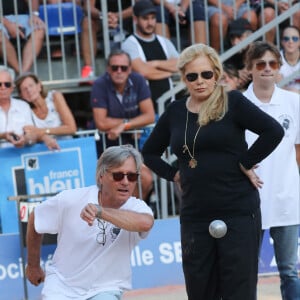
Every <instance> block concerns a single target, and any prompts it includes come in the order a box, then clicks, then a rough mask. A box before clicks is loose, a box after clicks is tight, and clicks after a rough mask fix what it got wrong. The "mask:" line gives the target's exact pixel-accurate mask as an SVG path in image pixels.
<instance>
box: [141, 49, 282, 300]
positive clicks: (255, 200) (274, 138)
mask: <svg viewBox="0 0 300 300" xmlns="http://www.w3.org/2000/svg"><path fill="white" fill-rule="evenodd" d="M178 69H179V70H180V72H181V77H182V80H183V82H184V83H185V84H186V88H187V91H188V95H187V97H185V98H184V99H182V100H177V101H174V102H172V103H171V104H170V105H169V106H168V108H167V110H166V111H165V112H164V114H163V115H162V116H161V117H160V119H159V120H158V122H157V124H156V126H155V128H154V130H153V132H152V134H151V135H150V137H149V138H148V140H147V141H146V143H145V145H144V148H143V151H142V152H143V156H144V160H145V164H146V165H147V166H148V167H149V168H150V169H152V170H153V171H154V172H156V173H157V174H158V175H159V176H161V177H163V178H165V179H167V180H169V181H174V182H176V183H179V184H180V186H181V190H182V202H181V208H180V223H181V245H182V263H183V271H184V276H185V282H186V289H187V294H188V299H189V300H207V299H231V300H241V299H243V300H255V299H256V282H257V272H258V253H259V242H260V229H261V215H260V201H259V195H258V188H260V187H261V186H262V184H263V183H262V181H261V180H260V178H258V176H256V174H255V172H254V169H255V166H256V164H257V163H258V162H260V161H261V160H262V159H264V158H265V157H266V156H268V155H269V154H270V153H271V152H272V151H273V150H274V148H275V147H276V146H277V145H278V143H279V142H280V141H281V139H282V137H283V130H282V127H281V126H280V124H279V123H278V122H277V121H275V120H274V119H273V118H272V117H270V116H268V115H267V114H265V113H264V112H262V111H261V110H259V109H258V108H257V107H256V106H255V105H253V104H252V103H251V102H250V101H248V99H247V98H245V97H244V96H243V95H242V94H241V93H240V92H239V91H230V92H228V93H227V92H226V90H225V87H224V86H223V85H221V84H219V81H220V79H221V78H222V76H223V68H222V63H221V61H220V58H219V56H218V54H217V53H216V51H215V50H214V49H213V48H211V47H209V46H206V45H204V44H196V45H193V46H190V47H188V48H186V49H185V50H184V51H183V52H182V53H181V55H180V56H179V61H178ZM246 129H249V130H251V131H253V132H255V133H256V134H258V136H259V137H258V138H257V140H256V142H255V143H254V145H253V146H252V147H251V148H250V149H248V147H247V143H246V141H245V130H246ZM169 146H170V147H171V150H172V151H173V152H174V154H175V155H176V156H177V158H178V168H177V167H174V166H173V165H169V164H168V163H166V162H165V161H164V160H162V159H161V155H162V154H163V152H164V151H165V150H166V148H167V147H169ZM214 220H222V221H223V222H225V226H224V223H223V227H222V232H221V233H222V234H224V233H225V235H223V237H222V234H220V235H219V234H218V233H220V232H217V234H216V232H212V231H211V234H210V232H209V225H210V224H211V222H212V221H214ZM226 227H227V229H226ZM226 230H227V232H226Z"/></svg>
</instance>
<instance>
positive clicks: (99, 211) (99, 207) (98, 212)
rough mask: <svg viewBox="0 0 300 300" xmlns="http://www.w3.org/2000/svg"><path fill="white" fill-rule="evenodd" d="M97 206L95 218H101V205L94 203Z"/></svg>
mask: <svg viewBox="0 0 300 300" xmlns="http://www.w3.org/2000/svg"><path fill="white" fill-rule="evenodd" d="M95 205H96V207H97V214H96V218H97V219H101V215H102V206H101V205H99V204H95Z"/></svg>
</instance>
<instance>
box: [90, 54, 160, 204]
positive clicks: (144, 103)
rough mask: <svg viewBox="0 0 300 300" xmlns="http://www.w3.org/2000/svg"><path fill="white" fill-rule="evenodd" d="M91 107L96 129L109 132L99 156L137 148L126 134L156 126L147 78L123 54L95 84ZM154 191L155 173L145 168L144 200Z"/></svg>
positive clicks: (99, 146) (111, 58)
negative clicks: (122, 148)
mask: <svg viewBox="0 0 300 300" xmlns="http://www.w3.org/2000/svg"><path fill="white" fill-rule="evenodd" d="M91 107H92V110H93V118H94V122H95V126H96V128H97V129H99V130H100V131H101V132H105V133H106V134H105V139H104V140H100V141H98V143H97V151H98V155H100V154H101V152H102V151H103V149H104V148H105V147H109V146H113V145H119V144H120V143H121V144H132V145H134V146H135V138H134V137H133V134H132V133H124V131H127V130H130V129H137V128H141V127H144V126H146V125H149V124H152V123H154V120H155V114H154V108H153V103H152V100H151V92H150V89H149V86H148V85H147V82H146V80H145V79H144V77H143V76H142V75H140V74H138V73H135V72H132V70H131V59H130V56H129V55H128V53H126V52H125V51H123V50H120V49H116V50H113V51H112V52H111V53H110V55H109V56H108V59H107V68H106V72H105V74H103V75H102V76H100V77H99V78H98V79H97V80H96V81H95V82H94V84H93V86H92V91H91ZM151 189H152V173H151V172H150V171H149V170H148V169H147V168H146V167H145V166H144V168H142V190H143V199H145V197H147V195H148V194H149V192H150V191H151Z"/></svg>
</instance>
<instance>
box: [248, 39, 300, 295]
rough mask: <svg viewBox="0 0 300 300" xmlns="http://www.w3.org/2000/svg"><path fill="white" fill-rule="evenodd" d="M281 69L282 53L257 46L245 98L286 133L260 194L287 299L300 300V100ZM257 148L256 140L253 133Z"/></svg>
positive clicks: (264, 167)
mask: <svg viewBox="0 0 300 300" xmlns="http://www.w3.org/2000/svg"><path fill="white" fill-rule="evenodd" d="M280 65H281V57H280V53H279V51H278V49H277V48H276V47H275V46H274V45H273V44H270V43H267V42H255V43H253V44H252V45H251V46H250V48H249V50H248V52H247V56H246V67H247V69H248V71H249V72H250V73H251V75H252V79H253V82H252V83H251V84H250V86H249V87H248V89H247V90H246V91H245V92H244V95H245V96H246V97H247V98H248V99H249V100H250V101H252V102H253V103H254V104H256V105H257V106H258V107H259V108H261V109H262V110H263V111H265V112H266V113H267V114H269V115H271V116H272V117H273V118H275V119H276V120H277V121H278V122H279V123H280V124H282V127H283V128H284V131H285V136H284V138H283V139H282V141H281V142H280V144H279V145H278V146H277V148H276V149H275V150H274V151H273V152H272V153H271V154H270V155H269V156H268V157H267V158H266V159H264V160H263V161H262V162H261V163H260V165H259V166H258V168H257V169H256V172H257V175H258V176H259V177H260V178H261V180H262V181H263V182H264V184H263V187H262V188H261V189H260V190H259V193H260V198H261V211H262V229H263V230H266V229H269V230H270V236H271V237H272V239H273V241H274V243H273V247H274V253H275V259H276V263H277V267H278V271H279V275H280V279H281V286H280V288H281V294H282V298H283V299H285V300H295V299H299V295H300V280H299V277H298V271H297V261H298V255H297V254H298V238H299V224H300V191H299V169H298V167H299V165H300V101H299V96H298V95H297V94H296V93H294V92H290V91H286V90H283V89H280V88H278V87H277V86H276V84H275V83H276V79H277V76H278V72H279V68H280ZM246 138H247V142H248V144H249V145H251V144H252V143H253V142H254V141H255V139H256V137H255V135H254V134H253V133H251V132H247V134H246Z"/></svg>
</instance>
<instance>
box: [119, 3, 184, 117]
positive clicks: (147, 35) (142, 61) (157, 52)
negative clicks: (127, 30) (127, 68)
mask: <svg viewBox="0 0 300 300" xmlns="http://www.w3.org/2000/svg"><path fill="white" fill-rule="evenodd" d="M133 13H134V22H135V24H136V33H135V34H132V35H130V36H129V37H128V38H127V39H126V40H125V41H124V42H123V44H122V49H124V50H125V51H126V52H127V53H129V55H130V57H131V60H132V69H133V70H134V71H136V72H138V73H140V74H142V75H143V76H144V77H145V78H146V79H147V80H148V83H149V87H150V90H151V95H152V101H153V104H154V108H155V112H156V113H158V106H157V101H156V100H157V99H158V98H159V97H160V96H161V95H162V94H163V93H165V92H167V91H169V90H170V89H172V87H173V83H172V80H171V76H172V75H173V74H174V73H177V67H176V65H177V58H178V55H179V54H178V52H177V50H176V49H175V46H174V45H173V44H172V42H171V41H170V40H169V39H166V38H165V37H163V36H160V35H157V34H155V26H156V8H155V6H154V4H153V3H152V2H151V1H149V0H140V1H138V2H136V3H135V5H134V6H133Z"/></svg>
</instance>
